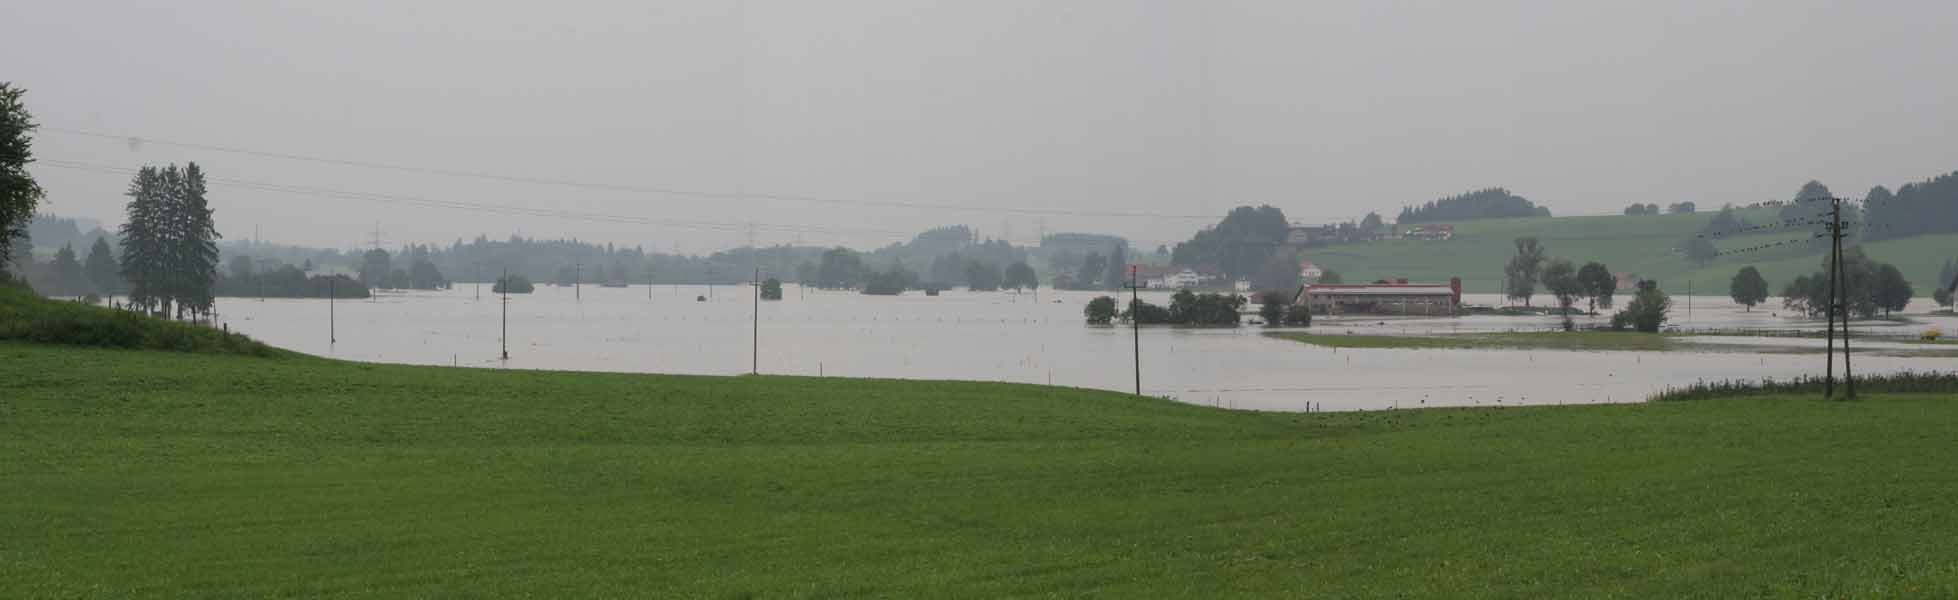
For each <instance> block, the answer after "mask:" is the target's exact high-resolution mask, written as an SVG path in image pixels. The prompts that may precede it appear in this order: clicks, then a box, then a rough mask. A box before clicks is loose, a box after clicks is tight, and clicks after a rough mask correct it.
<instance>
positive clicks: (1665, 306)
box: [1611, 279, 1672, 333]
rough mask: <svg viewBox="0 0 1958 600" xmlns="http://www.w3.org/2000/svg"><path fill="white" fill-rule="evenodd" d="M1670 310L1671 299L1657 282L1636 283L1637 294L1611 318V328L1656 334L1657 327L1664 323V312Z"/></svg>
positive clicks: (1648, 280)
mask: <svg viewBox="0 0 1958 600" xmlns="http://www.w3.org/2000/svg"><path fill="white" fill-rule="evenodd" d="M1671 308H1672V298H1671V297H1670V296H1667V295H1666V293H1665V292H1664V291H1662V290H1660V289H1659V282H1656V281H1652V280H1650V279H1647V280H1644V281H1640V282H1638V293H1637V294H1635V295H1633V296H1632V301H1631V303H1629V304H1626V305H1625V310H1621V311H1618V314H1615V315H1612V316H1611V328H1612V329H1615V330H1621V331H1622V330H1624V329H1625V328H1626V327H1627V326H1630V327H1631V328H1632V329H1637V330H1639V331H1641V332H1645V333H1658V332H1659V327H1660V326H1661V325H1664V324H1665V323H1666V312H1667V311H1669V310H1671Z"/></svg>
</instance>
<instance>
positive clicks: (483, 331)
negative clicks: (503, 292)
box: [219, 284, 1958, 410]
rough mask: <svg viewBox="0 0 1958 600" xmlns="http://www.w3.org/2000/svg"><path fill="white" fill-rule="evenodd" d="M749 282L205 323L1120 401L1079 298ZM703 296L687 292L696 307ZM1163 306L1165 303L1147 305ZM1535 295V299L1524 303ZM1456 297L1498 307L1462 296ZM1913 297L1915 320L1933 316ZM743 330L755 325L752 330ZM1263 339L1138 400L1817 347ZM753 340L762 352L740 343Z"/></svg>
mask: <svg viewBox="0 0 1958 600" xmlns="http://www.w3.org/2000/svg"><path fill="white" fill-rule="evenodd" d="M750 294H751V291H750V288H748V287H747V286H738V287H736V286H716V287H714V288H713V289H711V290H710V289H709V288H708V287H706V286H656V287H653V288H651V289H650V290H649V289H648V288H647V287H646V286H643V285H642V286H636V287H630V288H603V287H596V286H585V287H583V288H581V289H579V290H575V291H574V290H573V289H572V288H569V287H553V286H542V287H539V288H538V289H537V293H535V294H528V295H513V296H511V297H510V301H509V305H508V309H509V336H508V340H507V341H508V348H509V353H510V358H509V360H507V361H505V360H501V359H500V358H499V357H500V353H501V351H502V344H503V340H502V339H500V335H501V334H500V331H501V329H500V328H501V321H500V311H501V309H502V308H503V307H502V306H501V305H500V303H499V302H498V298H497V297H496V296H495V295H493V294H491V293H490V292H489V289H488V286H484V287H483V289H482V291H481V297H480V298H478V297H477V293H476V291H475V286H474V285H471V284H463V285H459V286H457V288H456V289H453V290H446V291H438V292H405V293H389V292H383V293H381V294H380V295H378V296H377V297H376V298H374V299H372V300H371V301H370V300H348V301H340V302H336V303H333V305H332V307H331V312H332V314H333V321H334V324H333V325H332V328H333V330H334V335H335V336H337V338H338V341H337V343H330V342H329V341H328V336H329V323H328V321H329V306H328V302H327V301H324V300H265V301H262V302H261V301H257V300H251V299H244V298H226V299H223V300H221V301H220V304H219V310H220V311H221V315H220V321H221V322H223V323H225V324H226V325H227V326H229V327H230V328H231V329H232V330H234V331H240V332H243V333H246V334H249V335H252V336H253V337H256V338H258V339H261V340H264V341H266V342H268V343H271V344H274V345H278V346H280V347H284V348H289V349H292V350H297V351H300V352H305V353H309V354H316V355H321V356H330V357H334V358H341V359H348V360H357V361H372V362H391V363H409V364H424V365H458V366H469V367H488V368H513V369H559V370H585V371H627V372H647V373H685V374H710V375H730V374H739V373H747V372H748V371H749V369H750V367H751V364H753V365H754V366H755V367H756V368H758V369H759V370H760V371H761V372H762V373H764V374H782V375H811V376H817V375H822V376H838V377H888V378H903V379H966V380H985V381H1012V382H1024V383H1040V384H1053V385H1066V386H1077V387H1089V388H1100V389H1109V390H1120V391H1130V390H1132V389H1133V388H1134V385H1135V376H1136V373H1135V370H1134V366H1133V362H1132V361H1133V360H1134V359H1133V355H1132V352H1133V350H1132V344H1133V343H1134V341H1133V338H1132V337H1131V336H1132V335H1133V333H1132V332H1131V331H1130V330H1129V329H1127V328H1123V327H1091V326H1087V325H1085V324H1083V320H1082V316H1081V310H1082V306H1083V305H1084V304H1085V303H1086V302H1087V301H1088V300H1089V299H1091V298H1093V297H1095V296H1097V295H1099V294H1097V293H1092V292H1052V291H1041V292H1040V293H1039V294H1038V297H1037V299H1036V296H1035V295H1034V294H1013V293H1004V292H1001V293H966V292H963V291H949V292H945V293H943V294H942V295H940V296H937V297H928V296H925V295H924V294H922V293H910V294H906V295H903V296H896V297H873V296H863V295H860V294H856V293H851V292H819V291H814V290H807V291H805V290H801V289H798V288H797V287H796V286H794V285H788V286H786V289H785V294H784V296H785V298H784V300H782V301H779V302H762V303H761V304H760V310H759V319H758V321H757V320H756V319H755V313H753V312H752V311H753V310H754V305H753V300H752V297H751V296H750ZM710 295H711V299H710V300H707V301H697V300H696V298H698V297H706V296H710ZM1143 296H1144V298H1145V299H1150V300H1151V301H1153V302H1157V303H1166V302H1167V301H1168V295H1167V294H1166V293H1160V292H1157V293H1148V292H1145V293H1144V294H1143ZM1539 300H1544V299H1543V298H1539ZM1677 300H1678V301H1679V306H1680V308H1679V310H1677V311H1675V314H1676V317H1675V323H1677V324H1679V325H1681V326H1683V327H1688V328H1696V329H1697V328H1704V329H1744V328H1760V329H1805V328H1813V329H1818V330H1819V329H1820V328H1821V326H1820V324H1819V323H1812V322H1807V321H1799V320H1793V319H1785V318H1782V317H1780V316H1777V315H1776V311H1774V310H1771V309H1767V308H1765V307H1757V308H1756V310H1755V311H1753V312H1746V311H1743V310H1742V309H1741V308H1740V307H1738V306H1735V305H1733V304H1732V302H1730V301H1727V300H1725V299H1714V298H1706V297H1700V298H1695V299H1693V315H1692V318H1691V320H1690V321H1689V320H1688V319H1687V315H1686V312H1685V305H1686V303H1685V300H1684V298H1677ZM1467 301H1468V302H1470V303H1477V304H1496V303H1499V301H1500V299H1499V298H1494V297H1488V296H1471V297H1470V298H1467ZM1928 305H1929V302H1928V301H1925V300H1919V301H1918V304H1917V305H1915V306H1913V309H1916V310H1928V308H1926V307H1927V306H1928ZM1913 319H1914V321H1913V322H1908V323H1902V322H1900V323H1884V324H1881V325H1877V324H1875V323H1872V324H1870V325H1863V324H1862V323H1860V322H1859V327H1858V336H1859V342H1863V343H1869V342H1874V341H1876V340H1875V339H1870V340H1868V342H1865V341H1864V338H1863V336H1864V335H1865V332H1868V333H1867V334H1868V335H1870V336H1883V335H1889V336H1902V335H1907V334H1908V335H1915V332H1917V331H1921V330H1922V329H1926V328H1929V327H1942V328H1944V330H1945V331H1947V332H1953V331H1954V325H1958V320H1954V319H1952V318H1950V317H1930V316H1924V315H1918V316H1915V317H1913ZM757 323H758V325H759V328H758V331H757V330H756V328H755V327H754V325H756V324H757ZM1555 325H1556V320H1555V319H1554V318H1551V317H1495V316H1475V317H1463V318H1455V319H1426V318H1423V319H1394V318H1385V317H1367V318H1359V317H1350V318H1338V319H1330V318H1329V319H1321V320H1320V321H1319V322H1318V323H1317V324H1316V326H1315V327H1314V328H1313V331H1315V332H1318V333H1339V332H1346V331H1352V332H1355V333H1369V334H1382V333H1388V334H1395V333H1402V334H1411V335H1412V334H1429V333H1436V334H1439V333H1450V332H1473V331H1505V330H1544V329H1549V328H1553V327H1555ZM1263 331H1264V330H1263V328H1260V327H1252V326H1245V327H1239V328H1236V329H1176V328H1143V329H1142V331H1141V340H1140V341H1141V348H1142V352H1141V359H1142V371H1141V376H1142V387H1143V391H1144V392H1145V393H1148V394H1150V395H1156V396H1168V397H1173V398H1176V399H1178V400H1181V401H1184V402H1191V403H1198V404H1212V405H1219V406H1226V407H1235V408H1242V409H1260V410H1306V409H1307V408H1308V407H1315V408H1321V407H1322V408H1324V409H1325V410H1375V409H1387V408H1394V407H1415V406H1453V405H1486V404H1558V403H1594V402H1628V401H1639V400H1643V399H1644V398H1645V397H1646V396H1647V395H1649V394H1651V393H1652V392H1654V391H1657V390H1661V389H1664V388H1665V387H1667V386H1677V385H1684V384H1689V383H1692V382H1694V381H1698V380H1703V379H1728V378H1762V377H1776V378H1786V377H1795V376H1800V375H1805V374H1811V373H1817V372H1819V371H1820V369H1821V362H1822V356H1820V355H1817V354H1799V353H1793V352H1791V351H1788V350H1787V349H1783V350H1781V351H1775V352H1752V351H1749V350H1750V348H1748V347H1747V346H1748V345H1760V344H1770V345H1775V347H1776V348H1781V347H1782V346H1781V345H1782V344H1784V343H1785V344H1787V345H1788V346H1790V347H1792V346H1806V345H1810V344H1809V341H1807V340H1801V339H1792V338H1791V339H1776V338H1760V339H1758V340H1757V339H1752V338H1731V339H1727V340H1725V341H1726V342H1727V343H1728V344H1732V345H1736V348H1735V350H1734V351H1729V352H1695V353H1688V352H1553V351H1517V350H1352V349H1342V350H1337V351H1335V350H1332V349H1328V348H1322V347H1316V346H1310V345H1306V344H1301V343H1297V342H1290V341H1283V340H1276V339H1270V338H1267V337H1264V336H1262V335H1260V334H1261V333H1262V332H1263ZM754 339H759V341H760V344H759V349H758V351H757V350H756V349H755V346H754V345H752V344H751V341H752V340H754ZM1856 365H1857V370H1858V372H1859V373H1874V372H1879V371H1894V370H1903V369H1914V370H1951V369H1954V368H1958V359H1952V358H1923V357H1901V356H1877V355H1874V354H1872V355H1868V356H1865V355H1858V357H1857V362H1856Z"/></svg>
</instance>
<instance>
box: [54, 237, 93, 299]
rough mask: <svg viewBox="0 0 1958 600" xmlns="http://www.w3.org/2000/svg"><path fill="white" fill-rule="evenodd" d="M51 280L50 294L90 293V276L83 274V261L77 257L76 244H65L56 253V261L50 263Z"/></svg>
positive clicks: (78, 294) (75, 294)
mask: <svg viewBox="0 0 1958 600" xmlns="http://www.w3.org/2000/svg"><path fill="white" fill-rule="evenodd" d="M48 275H49V277H48V278H49V280H50V281H52V283H53V288H54V289H52V290H49V291H48V295H50V296H80V295H83V294H87V293H89V286H88V276H86V275H83V274H82V261H80V260H78V259H76V258H75V246H74V244H63V245H62V246H61V249H60V250H57V251H55V253H54V262H52V263H48Z"/></svg>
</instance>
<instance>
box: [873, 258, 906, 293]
mask: <svg viewBox="0 0 1958 600" xmlns="http://www.w3.org/2000/svg"><path fill="white" fill-rule="evenodd" d="M917 285H918V274H917V273H912V272H911V271H910V270H907V269H905V268H904V265H903V264H902V263H898V264H892V265H891V268H889V269H886V270H884V271H880V272H874V273H871V274H870V278H869V280H867V281H865V282H864V285H863V293H865V294H869V295H872V296H896V295H898V294H902V293H904V290H908V289H911V288H914V287H917Z"/></svg>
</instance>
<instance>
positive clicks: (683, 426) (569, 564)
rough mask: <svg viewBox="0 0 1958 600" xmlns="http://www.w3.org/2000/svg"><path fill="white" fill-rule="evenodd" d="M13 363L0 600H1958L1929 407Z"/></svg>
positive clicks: (1945, 426)
mask: <svg viewBox="0 0 1958 600" xmlns="http://www.w3.org/2000/svg"><path fill="white" fill-rule="evenodd" d="M0 367H4V376H3V377H0V456H4V457H6V459H5V460H0V483H4V485H0V532H5V535H0V597H7V598H34V597H104V598H129V597H170V598H175V597H247V598H265V597H286V596H336V597H363V598H364V597H433V596H454V597H504V596H512V597H727V598H751V597H845V596H863V597H894V598H923V597H961V596H969V597H981V596H985V597H993V596H1041V597H1052V596H1067V597H1078V596H1102V597H1115V598H1133V597H1149V598H1171V597H1189V598H1218V597H1453V598H1465V597H1532V596H1566V597H1567V596H1582V597H1626V598H1681V597H1708V598H1731V597H1757V596H1774V597H1830V598H1834V597H1899V596H1906V597H1907V596H1919V597H1949V596H1952V595H1954V594H1958V558H1954V557H1958V520H1953V519H1951V518H1949V516H1950V514H1949V513H1950V507H1951V500H1950V499H1951V498H1953V497H1954V496H1958V470H1954V469H1951V468H1950V465H1949V459H1950V456H1949V454H1950V453H1949V452H1948V451H1947V450H1948V448H1949V443H1950V440H1952V439H1953V437H1954V435H1958V426H1955V425H1954V424H1958V402H1953V401H1952V399H1951V398H1949V397H1945V396H1938V395H1929V394H1926V395H1901V396H1884V395H1880V394H1870V395H1867V396H1866V397H1865V399H1864V400H1863V401H1860V402H1823V401H1819V400H1816V399H1814V398H1812V397H1801V398H1793V397H1780V398H1775V397H1764V398H1751V399H1745V400H1727V401H1705V402H1665V403H1654V404H1644V405H1613V406H1570V407H1537V408H1514V407H1512V408H1503V409H1496V408H1484V409H1448V410H1419V411H1395V412H1376V413H1317V414H1278V413H1256V412H1235V411H1226V410H1221V409H1214V408H1206V407H1199V406H1190V405H1182V404H1176V403H1171V402H1167V401H1162V400H1148V399H1137V398H1134V397H1131V396H1126V395H1122V394H1116V393H1110V392H1099V391H1089V390H1075V389H1063V388H1051V387H1039V386H1028V385H1011V384H990V383H963V382H920V381H872V380H850V379H836V378H831V379H819V378H796V377H735V378H722V377H678V376H656V375H623V374H605V373H551V372H524V371H503V370H488V369H452V368H435V367H411V366H396V365H371V364H354V363H343V362H334V361H327V360H321V359H314V358H306V357H287V358H276V359H272V358H257V357H248V356H240V355H230V354H203V353H182V352H155V351H132V350H120V349H99V348H85V347H76V346H53V345H34V344H25V343H20V342H0ZM1873 465H1880V466H1881V468H1871V467H1872V466H1873Z"/></svg>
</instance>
